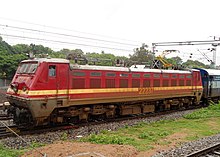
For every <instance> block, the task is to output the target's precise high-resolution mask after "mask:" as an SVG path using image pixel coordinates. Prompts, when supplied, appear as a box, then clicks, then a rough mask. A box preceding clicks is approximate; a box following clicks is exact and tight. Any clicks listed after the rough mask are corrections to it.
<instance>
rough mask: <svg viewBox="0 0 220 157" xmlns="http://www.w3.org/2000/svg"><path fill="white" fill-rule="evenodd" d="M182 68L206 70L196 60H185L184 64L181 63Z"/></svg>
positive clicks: (202, 64)
mask: <svg viewBox="0 0 220 157" xmlns="http://www.w3.org/2000/svg"><path fill="white" fill-rule="evenodd" d="M183 66H185V67H188V68H206V65H205V64H204V63H202V62H199V61H197V60H195V61H193V60H189V59H188V60H187V61H186V62H184V63H183Z"/></svg>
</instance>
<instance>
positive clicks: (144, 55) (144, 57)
mask: <svg viewBox="0 0 220 157" xmlns="http://www.w3.org/2000/svg"><path fill="white" fill-rule="evenodd" d="M147 47H148V46H147V45H145V44H143V45H142V46H141V47H140V48H136V49H134V54H133V55H129V57H130V58H129V62H130V63H129V64H130V65H132V64H142V65H143V64H145V65H147V66H149V67H150V66H151V65H152V61H153V58H154V56H153V54H152V52H151V51H150V50H148V49H147Z"/></svg>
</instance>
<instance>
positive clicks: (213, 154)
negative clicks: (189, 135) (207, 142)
mask: <svg viewBox="0 0 220 157" xmlns="http://www.w3.org/2000/svg"><path fill="white" fill-rule="evenodd" d="M217 156H218V157H219V156H220V143H217V144H215V145H213V146H210V147H208V148H205V149H202V150H199V151H196V152H193V153H191V154H189V155H187V156H186V157H217Z"/></svg>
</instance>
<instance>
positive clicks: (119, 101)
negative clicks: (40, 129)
mask: <svg viewBox="0 0 220 157" xmlns="http://www.w3.org/2000/svg"><path fill="white" fill-rule="evenodd" d="M202 90H203V89H202V81H201V76H200V72H199V71H198V70H191V71H180V70H159V69H145V68H140V67H131V68H125V67H108V66H90V65H76V64H75V65H72V64H70V63H69V61H68V60H65V59H45V58H44V59H43V58H42V59H33V60H26V61H23V62H21V64H20V66H19V68H18V70H17V72H16V74H15V76H14V78H13V80H12V83H11V86H10V87H9V89H8V91H7V98H8V101H9V102H10V104H11V106H12V107H11V109H10V110H9V112H10V113H11V114H13V115H14V121H15V122H16V123H17V124H32V125H35V126H36V125H47V124H49V123H55V124H56V123H65V122H77V121H79V120H88V119H89V118H90V117H97V116H105V117H108V118H109V117H115V116H119V115H130V114H140V113H148V112H155V111H158V110H169V109H172V108H179V107H187V106H189V105H193V104H198V103H199V102H200V99H201V95H202Z"/></svg>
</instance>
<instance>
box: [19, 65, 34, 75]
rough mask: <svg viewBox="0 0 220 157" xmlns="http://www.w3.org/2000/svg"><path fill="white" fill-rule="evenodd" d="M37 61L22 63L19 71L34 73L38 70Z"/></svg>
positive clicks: (21, 72)
mask: <svg viewBox="0 0 220 157" xmlns="http://www.w3.org/2000/svg"><path fill="white" fill-rule="evenodd" d="M37 67H38V64H37V63H21V64H20V66H19V68H18V72H17V73H19V74H34V73H35V71H36V70H37Z"/></svg>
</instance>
